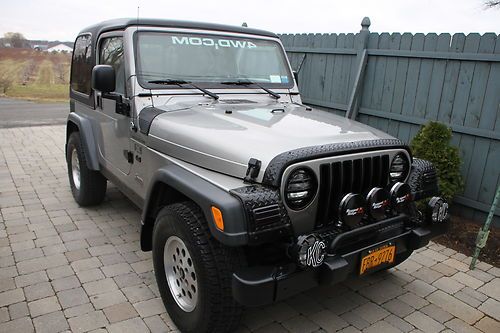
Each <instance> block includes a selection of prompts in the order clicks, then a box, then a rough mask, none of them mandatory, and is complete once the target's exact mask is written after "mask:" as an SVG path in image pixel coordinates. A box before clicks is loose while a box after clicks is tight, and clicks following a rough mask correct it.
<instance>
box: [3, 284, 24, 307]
mask: <svg viewBox="0 0 500 333" xmlns="http://www.w3.org/2000/svg"><path fill="white" fill-rule="evenodd" d="M21 301H24V292H23V290H22V289H21V288H18V289H13V290H7V291H4V292H2V293H0V307H2V306H6V305H10V304H14V303H18V302H21Z"/></svg>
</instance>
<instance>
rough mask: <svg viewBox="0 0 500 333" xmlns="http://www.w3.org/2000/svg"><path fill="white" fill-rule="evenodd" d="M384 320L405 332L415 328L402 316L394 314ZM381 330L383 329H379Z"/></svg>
mask: <svg viewBox="0 0 500 333" xmlns="http://www.w3.org/2000/svg"><path fill="white" fill-rule="evenodd" d="M383 321H384V322H387V323H389V324H391V326H393V327H395V328H397V329H398V330H400V331H401V332H405V333H406V332H410V331H412V330H413V329H414V328H415V327H414V326H412V325H410V324H409V323H408V322H407V321H405V320H403V319H401V318H400V317H398V316H395V315H393V314H391V315H388V316H387V317H385V318H384V320H383ZM379 332H383V331H379Z"/></svg>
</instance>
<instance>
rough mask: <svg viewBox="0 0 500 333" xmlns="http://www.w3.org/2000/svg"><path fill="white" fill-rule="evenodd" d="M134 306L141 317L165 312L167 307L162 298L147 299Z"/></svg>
mask: <svg viewBox="0 0 500 333" xmlns="http://www.w3.org/2000/svg"><path fill="white" fill-rule="evenodd" d="M134 308H135V310H136V311H137V313H139V315H140V316H141V317H143V318H144V317H150V316H154V315H157V314H161V313H163V312H165V307H164V306H163V302H162V301H161V299H160V298H153V299H150V300H147V301H143V302H139V303H135V304H134Z"/></svg>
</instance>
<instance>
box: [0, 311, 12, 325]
mask: <svg viewBox="0 0 500 333" xmlns="http://www.w3.org/2000/svg"><path fill="white" fill-rule="evenodd" d="M9 320H10V316H9V310H8V309H7V308H0V323H4V322H6V321H9Z"/></svg>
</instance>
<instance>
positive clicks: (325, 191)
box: [317, 155, 389, 227]
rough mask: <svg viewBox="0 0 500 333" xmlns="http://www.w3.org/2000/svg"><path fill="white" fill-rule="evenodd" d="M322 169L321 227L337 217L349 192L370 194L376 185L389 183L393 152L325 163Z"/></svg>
mask: <svg viewBox="0 0 500 333" xmlns="http://www.w3.org/2000/svg"><path fill="white" fill-rule="evenodd" d="M319 172H320V175H319V179H320V185H319V202H318V216H317V221H318V222H317V227H321V226H325V225H327V224H328V223H329V222H332V221H336V220H337V218H338V207H339V204H340V201H341V200H342V198H343V197H344V196H345V195H346V194H348V193H361V194H363V195H366V194H367V193H368V191H369V190H370V189H372V188H374V187H386V186H387V184H388V180H389V155H381V156H373V157H365V158H359V159H354V160H346V161H340V162H333V163H324V164H321V165H320V169H319Z"/></svg>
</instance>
